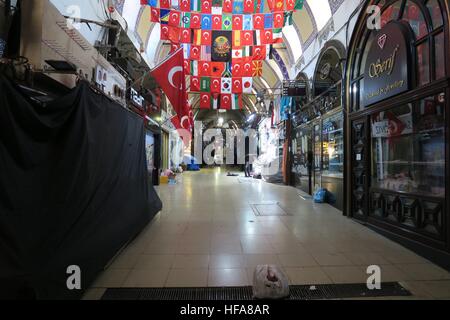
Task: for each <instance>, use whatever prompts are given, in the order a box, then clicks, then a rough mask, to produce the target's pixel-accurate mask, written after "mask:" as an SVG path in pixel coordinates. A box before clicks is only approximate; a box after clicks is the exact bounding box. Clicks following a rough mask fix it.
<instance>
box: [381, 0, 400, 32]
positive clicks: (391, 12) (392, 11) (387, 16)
mask: <svg viewBox="0 0 450 320" xmlns="http://www.w3.org/2000/svg"><path fill="white" fill-rule="evenodd" d="M401 7H402V1H397V2H395V3H394V4H392V5H390V6H389V7H387V8H386V9H385V10H384V11H383V13H382V14H381V27H384V26H385V25H386V24H387V23H388V22H389V21H392V20H397V19H398V18H399V15H400V9H401Z"/></svg>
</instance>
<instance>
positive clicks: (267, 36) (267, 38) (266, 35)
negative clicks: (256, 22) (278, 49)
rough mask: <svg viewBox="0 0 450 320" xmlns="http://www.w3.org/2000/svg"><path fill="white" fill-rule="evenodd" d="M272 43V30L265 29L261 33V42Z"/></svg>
mask: <svg viewBox="0 0 450 320" xmlns="http://www.w3.org/2000/svg"><path fill="white" fill-rule="evenodd" d="M272 43H273V32H272V29H266V30H264V32H263V33H262V34H261V44H272Z"/></svg>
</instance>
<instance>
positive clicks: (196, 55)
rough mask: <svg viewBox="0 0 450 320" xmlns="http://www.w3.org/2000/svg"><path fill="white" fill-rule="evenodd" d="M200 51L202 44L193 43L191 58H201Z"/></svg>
mask: <svg viewBox="0 0 450 320" xmlns="http://www.w3.org/2000/svg"><path fill="white" fill-rule="evenodd" d="M200 52H201V47H200V46H194V45H191V59H192V60H200Z"/></svg>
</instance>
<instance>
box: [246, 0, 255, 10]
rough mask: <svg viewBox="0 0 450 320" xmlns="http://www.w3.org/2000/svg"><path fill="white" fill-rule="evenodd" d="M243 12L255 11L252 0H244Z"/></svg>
mask: <svg viewBox="0 0 450 320" xmlns="http://www.w3.org/2000/svg"><path fill="white" fill-rule="evenodd" d="M244 12H245V13H254V12H255V3H254V1H253V0H244Z"/></svg>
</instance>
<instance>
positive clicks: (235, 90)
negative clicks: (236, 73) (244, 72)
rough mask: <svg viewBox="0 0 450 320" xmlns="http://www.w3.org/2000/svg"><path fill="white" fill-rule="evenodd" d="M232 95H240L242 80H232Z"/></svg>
mask: <svg viewBox="0 0 450 320" xmlns="http://www.w3.org/2000/svg"><path fill="white" fill-rule="evenodd" d="M232 92H233V93H242V78H233V88H232Z"/></svg>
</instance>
